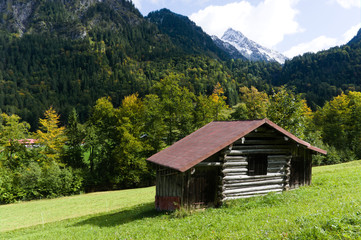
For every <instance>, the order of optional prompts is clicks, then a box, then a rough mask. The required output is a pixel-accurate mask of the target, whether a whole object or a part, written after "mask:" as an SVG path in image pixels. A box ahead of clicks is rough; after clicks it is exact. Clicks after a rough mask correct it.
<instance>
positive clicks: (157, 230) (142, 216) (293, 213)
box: [0, 161, 361, 239]
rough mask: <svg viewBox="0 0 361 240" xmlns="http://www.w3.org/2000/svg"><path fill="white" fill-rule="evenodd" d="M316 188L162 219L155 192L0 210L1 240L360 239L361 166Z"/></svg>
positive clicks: (319, 178)
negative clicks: (158, 210) (155, 208)
mask: <svg viewBox="0 0 361 240" xmlns="http://www.w3.org/2000/svg"><path fill="white" fill-rule="evenodd" d="M312 181H313V183H312V185H311V186H307V187H302V188H300V189H297V190H292V191H288V192H284V193H282V194H270V195H267V196H264V197H256V198H250V199H242V200H235V201H230V202H228V203H227V204H225V205H224V206H223V207H221V208H217V209H212V208H210V209H205V210H197V211H192V212H188V211H185V210H180V211H176V212H174V213H164V212H163V213H159V212H157V211H155V210H154V193H155V189H154V187H150V188H143V189H133V190H123V191H115V192H100V193H92V194H84V195H79V196H73V197H66V198H59V199H52V200H40V201H32V202H24V203H17V204H10V205H3V206H0V239H361V161H354V162H349V163H344V164H338V165H332V166H323V167H315V168H313V180H312Z"/></svg>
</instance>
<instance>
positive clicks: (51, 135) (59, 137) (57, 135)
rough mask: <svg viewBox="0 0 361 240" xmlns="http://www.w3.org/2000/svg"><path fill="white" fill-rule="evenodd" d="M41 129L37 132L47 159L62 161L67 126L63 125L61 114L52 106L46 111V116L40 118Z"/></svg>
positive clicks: (42, 151)
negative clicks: (60, 120) (60, 119)
mask: <svg viewBox="0 0 361 240" xmlns="http://www.w3.org/2000/svg"><path fill="white" fill-rule="evenodd" d="M39 123H40V126H39V130H37V132H36V137H37V139H38V143H39V145H40V146H41V150H40V153H42V154H43V155H44V156H45V157H46V160H47V161H52V160H54V161H56V162H60V156H61V153H62V150H63V148H64V145H65V141H66V139H67V138H66V135H65V127H61V126H59V125H60V122H59V115H58V114H57V113H56V111H55V110H54V109H53V107H50V108H49V109H48V110H46V111H45V113H44V118H43V119H40V120H39Z"/></svg>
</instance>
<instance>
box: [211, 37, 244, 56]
mask: <svg viewBox="0 0 361 240" xmlns="http://www.w3.org/2000/svg"><path fill="white" fill-rule="evenodd" d="M212 40H213V42H214V43H215V44H216V45H217V46H218V47H219V48H220V49H222V50H223V51H225V52H227V53H228V54H229V56H230V57H231V58H232V59H243V60H247V58H246V57H245V56H243V55H242V53H241V52H240V51H238V50H237V48H236V47H234V46H233V45H232V44H230V43H228V42H225V41H222V40H221V39H219V38H218V37H217V36H212Z"/></svg>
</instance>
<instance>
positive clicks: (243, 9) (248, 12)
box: [190, 0, 302, 48]
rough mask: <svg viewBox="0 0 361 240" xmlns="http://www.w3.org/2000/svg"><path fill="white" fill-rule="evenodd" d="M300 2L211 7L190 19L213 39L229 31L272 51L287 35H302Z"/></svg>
mask: <svg viewBox="0 0 361 240" xmlns="http://www.w3.org/2000/svg"><path fill="white" fill-rule="evenodd" d="M296 3H297V0H264V1H262V2H261V3H259V4H258V5H256V6H253V5H252V4H251V3H250V0H248V1H246V0H243V1H238V2H234V3H230V4H227V5H224V6H209V7H207V8H205V9H203V10H200V11H198V12H197V13H194V14H192V15H191V16H190V19H192V20H193V21H194V22H195V23H196V24H197V25H199V26H201V27H202V28H203V30H204V31H206V32H207V33H208V34H210V35H216V36H218V37H221V36H222V35H223V33H224V32H225V31H226V30H227V28H229V27H231V28H233V29H235V30H238V31H241V32H242V33H243V34H244V35H245V36H247V37H248V38H250V39H252V40H254V41H256V42H258V43H260V44H261V45H264V46H266V47H269V48H272V47H274V46H275V45H277V44H278V43H280V42H282V40H283V38H284V36H285V35H287V34H294V33H298V32H302V29H301V28H300V26H299V24H298V23H297V21H296V20H295V17H296V15H297V13H298V12H297V10H296V9H295V4H296Z"/></svg>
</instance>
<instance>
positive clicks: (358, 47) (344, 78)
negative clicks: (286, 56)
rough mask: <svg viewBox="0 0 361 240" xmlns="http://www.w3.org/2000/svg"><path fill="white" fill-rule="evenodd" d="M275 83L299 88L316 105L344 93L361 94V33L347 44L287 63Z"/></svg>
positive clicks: (306, 55)
mask: <svg viewBox="0 0 361 240" xmlns="http://www.w3.org/2000/svg"><path fill="white" fill-rule="evenodd" d="M272 83H273V84H275V85H281V84H287V85H289V86H294V87H296V90H297V91H298V92H300V93H306V97H307V100H308V102H309V103H311V104H312V105H313V106H316V105H323V103H324V102H325V101H326V100H330V99H331V98H332V97H333V96H336V95H338V94H340V93H341V92H342V91H347V90H353V91H361V31H359V32H358V34H357V35H356V36H355V37H354V38H353V39H352V40H351V41H350V42H349V43H347V44H346V45H343V46H340V47H334V48H331V49H329V50H325V51H320V52H318V53H306V54H304V55H302V56H297V57H294V58H293V59H292V60H289V61H286V63H285V64H284V66H283V68H282V73H281V74H280V75H279V76H278V77H276V78H275V80H274V81H273V82H272Z"/></svg>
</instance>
